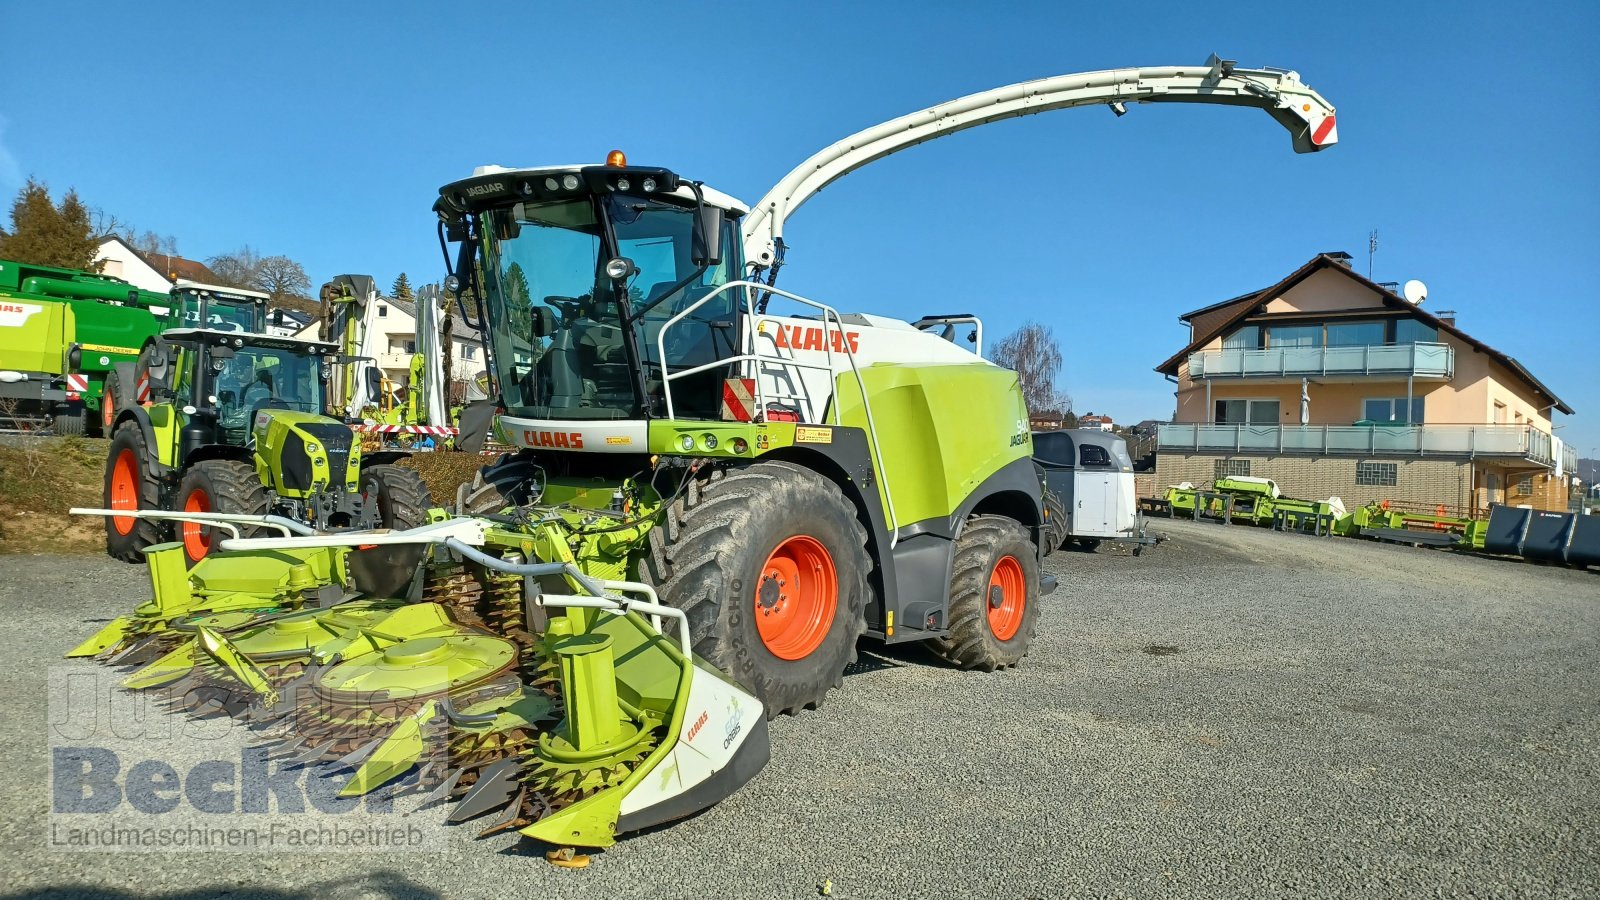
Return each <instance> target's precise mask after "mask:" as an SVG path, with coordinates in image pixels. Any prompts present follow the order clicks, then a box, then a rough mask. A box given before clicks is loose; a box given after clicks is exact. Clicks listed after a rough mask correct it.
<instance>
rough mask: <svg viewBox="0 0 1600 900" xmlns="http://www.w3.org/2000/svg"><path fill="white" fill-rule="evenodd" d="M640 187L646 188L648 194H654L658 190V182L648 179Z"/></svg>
mask: <svg viewBox="0 0 1600 900" xmlns="http://www.w3.org/2000/svg"><path fill="white" fill-rule="evenodd" d="M639 187H642V188H644V192H645V193H646V194H653V193H655V190H656V180H655V179H654V178H646V179H645V180H644V183H642V184H640V185H639Z"/></svg>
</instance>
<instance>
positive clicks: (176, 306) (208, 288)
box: [171, 278, 272, 334]
mask: <svg viewBox="0 0 1600 900" xmlns="http://www.w3.org/2000/svg"><path fill="white" fill-rule="evenodd" d="M270 299H272V298H271V297H270V296H269V295H267V294H263V293H262V292H260V291H249V290H245V289H244V288H232V287H224V286H222V285H216V284H204V283H202V282H198V281H190V280H189V279H187V278H180V279H178V281H177V283H176V284H174V285H173V286H172V311H171V316H172V320H173V327H178V328H192V329H204V330H210V331H232V332H240V333H252V334H254V333H260V332H264V331H266V330H267V328H266V325H267V301H268V300H270ZM180 323H181V324H180Z"/></svg>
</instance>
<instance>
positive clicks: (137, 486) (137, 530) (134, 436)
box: [104, 422, 166, 563]
mask: <svg viewBox="0 0 1600 900" xmlns="http://www.w3.org/2000/svg"><path fill="white" fill-rule="evenodd" d="M104 499H105V506H106V508H107V509H129V510H138V509H160V508H161V485H160V483H159V482H157V481H156V478H155V475H154V474H153V473H152V472H151V471H150V453H149V448H148V447H146V445H145V442H144V432H143V431H142V430H141V429H140V428H139V423H137V422H124V423H122V425H120V426H119V427H118V428H117V429H116V431H115V432H114V433H113V434H112V436H111V451H110V453H109V454H108V455H107V456H106V481H105V494H104ZM164 540H166V528H165V526H163V524H162V523H160V522H153V521H150V520H149V519H135V518H131V517H117V516H111V517H108V518H107V519H106V553H108V554H110V555H111V556H113V557H115V558H116V559H120V560H123V561H125V562H131V563H137V562H144V554H143V553H142V552H141V551H143V550H144V548H146V547H148V546H150V545H151V544H159V543H161V542H162V541H164Z"/></svg>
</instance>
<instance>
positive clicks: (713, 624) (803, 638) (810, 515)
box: [642, 462, 872, 716]
mask: <svg viewBox="0 0 1600 900" xmlns="http://www.w3.org/2000/svg"><path fill="white" fill-rule="evenodd" d="M866 543H867V533H866V530H865V529H863V528H862V527H861V523H860V522H859V521H858V520H857V519H856V513H855V508H854V507H853V506H852V505H851V504H850V502H849V501H848V500H846V499H845V496H844V494H843V493H842V492H841V491H840V490H839V487H838V486H837V485H835V484H834V483H833V482H831V481H829V480H828V479H826V478H824V477H822V476H821V475H820V474H818V473H816V472H814V471H812V470H810V469H807V468H804V467H802V466H797V465H793V464H791V463H784V462H760V463H755V464H753V465H749V466H745V467H742V468H736V469H719V470H716V471H714V472H713V473H712V474H711V475H710V477H708V478H705V479H702V480H697V481H695V482H694V483H692V484H691V485H690V486H689V488H688V489H687V490H686V491H685V492H684V494H683V496H682V497H680V498H679V500H678V501H677V502H675V503H674V504H673V505H672V507H671V508H670V509H669V510H668V511H667V513H666V515H665V517H664V520H663V521H662V523H661V524H660V525H658V526H657V527H656V528H655V529H653V530H652V531H651V532H650V554H649V556H648V557H647V558H646V560H645V561H644V563H643V565H642V568H643V570H644V571H643V572H642V575H643V577H644V578H645V580H647V581H650V582H651V583H653V584H654V585H655V586H656V588H657V590H658V591H660V595H661V600H662V602H664V603H667V604H669V605H671V606H675V607H677V608H678V609H681V610H683V611H684V613H685V614H687V616H688V618H689V633H690V640H691V641H692V643H693V645H694V650H695V652H696V653H697V654H699V655H700V656H702V657H705V659H706V660H708V661H709V662H710V663H711V664H712V665H714V666H716V667H717V668H719V669H722V670H723V671H725V672H727V673H728V674H730V675H732V676H733V677H734V678H735V679H737V680H738V681H739V682H740V683H741V684H743V685H745V686H746V687H747V688H749V689H750V691H751V692H752V693H754V694H755V695H756V696H757V697H759V698H760V699H761V701H762V702H763V703H764V704H766V708H767V715H768V716H775V715H778V714H781V713H788V712H795V711H797V710H800V709H809V708H814V707H816V706H818V705H820V704H821V703H822V700H823V697H824V696H826V695H827V693H828V691H829V690H831V689H833V688H835V687H837V686H838V685H839V684H840V683H841V682H842V681H843V678H844V669H845V667H846V666H848V665H849V664H850V663H852V662H854V661H855V658H856V640H857V639H858V638H859V637H860V636H861V633H862V632H863V631H864V630H865V628H866V622H865V618H864V613H863V611H864V609H865V606H866V601H867V596H868V591H869V590H870V588H869V586H868V583H867V575H868V573H869V572H870V571H871V568H872V563H871V560H870V558H869V557H868V556H867V550H866Z"/></svg>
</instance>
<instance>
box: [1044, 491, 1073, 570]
mask: <svg viewBox="0 0 1600 900" xmlns="http://www.w3.org/2000/svg"><path fill="white" fill-rule="evenodd" d="M1066 539H1067V507H1066V505H1065V504H1063V503H1062V502H1061V495H1060V494H1058V493H1056V492H1055V491H1048V490H1047V491H1045V492H1044V525H1043V526H1041V527H1040V529H1039V540H1040V541H1042V542H1043V543H1044V548H1043V549H1044V555H1045V556H1049V555H1050V554H1052V553H1054V552H1056V551H1057V550H1060V549H1061V545H1062V544H1063V543H1065V542H1066Z"/></svg>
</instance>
